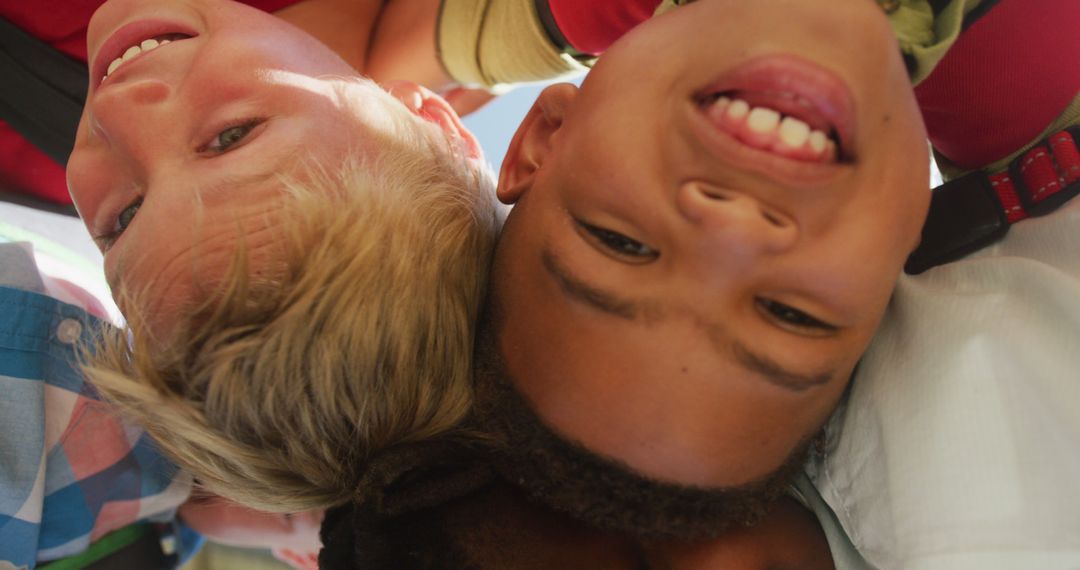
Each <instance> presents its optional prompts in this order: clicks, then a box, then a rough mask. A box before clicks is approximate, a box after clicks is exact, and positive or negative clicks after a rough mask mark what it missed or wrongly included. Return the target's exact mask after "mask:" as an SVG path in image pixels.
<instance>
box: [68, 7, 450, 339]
mask: <svg viewBox="0 0 1080 570" xmlns="http://www.w3.org/2000/svg"><path fill="white" fill-rule="evenodd" d="M145 40H150V41H149V43H143V42H144V41H145ZM165 40H168V41H165ZM88 44H89V46H88V47H89V62H90V89H89V94H88V98H87V105H86V108H85V109H84V112H83V117H82V121H81V123H80V125H79V132H78V137H77V141H76V145H75V149H74V151H73V153H72V155H71V158H70V160H69V163H68V184H69V188H70V190H71V194H72V197H73V198H74V200H75V203H76V206H77V207H78V209H79V213H80V215H81V216H82V217H83V219H84V221H85V223H86V226H87V229H89V231H90V232H91V234H92V235H93V236H94V237H95V240H96V241H97V242H98V245H99V247H101V248H102V250H103V251H104V252H105V262H106V276H107V278H108V279H109V282H110V284H111V285H112V287H113V290H114V296H117V297H120V296H121V295H122V294H123V293H124V292H130V293H135V294H147V297H148V298H149V299H150V300H151V306H149V307H146V308H145V309H144V310H145V311H146V312H145V315H144V316H145V317H146V318H147V319H148V324H150V325H151V328H158V329H161V328H167V326H168V324H169V322H171V321H172V320H173V319H174V318H175V317H176V313H177V312H178V311H181V310H183V308H184V307H186V306H189V305H190V304H191V302H192V301H196V302H197V301H198V298H199V297H200V296H202V295H204V294H205V292H206V291H208V290H211V289H212V288H213V286H214V285H215V282H216V281H217V280H218V279H219V278H220V277H221V276H222V274H223V272H224V270H225V268H226V267H227V265H228V263H229V262H230V261H231V260H232V259H233V256H234V254H235V251H236V246H237V244H238V243H239V240H240V239H241V238H242V240H243V244H244V247H245V248H246V250H247V251H248V252H249V254H250V255H251V256H252V258H253V259H254V260H256V261H258V260H259V259H260V256H270V255H272V252H273V251H274V250H275V248H274V246H273V244H274V243H276V242H277V240H279V239H280V237H281V236H280V235H279V234H278V233H277V232H275V226H276V223H275V221H274V220H275V216H276V215H277V214H278V213H280V212H276V209H277V207H276V206H277V205H278V204H279V203H280V198H281V196H282V184H281V181H280V176H281V175H288V174H291V173H297V172H299V170H300V169H301V168H303V167H305V166H312V165H322V166H324V167H326V168H327V169H328V170H330V171H332V170H333V169H334V168H335V166H336V165H339V164H340V163H341V162H342V160H343V159H344V158H345V157H346V156H347V155H350V154H352V155H359V156H368V157H370V156H373V155H375V154H376V153H378V152H379V148H377V145H376V144H375V143H374V142H372V140H370V139H373V138H375V137H374V136H373V135H376V134H380V133H381V132H392V130H393V129H394V128H436V127H433V126H430V125H429V124H428V123H431V124H435V125H438V126H441V127H443V128H444V130H446V131H447V132H448V133H450V134H451V135H452V136H459V137H467V136H468V134H467V133H466V132H464V130H463V129H462V130H458V127H459V126H460V123H459V122H457V120H456V119H457V118H456V115H452V111H449V108H448V107H445V108H444V106H443V105H442V104H441V100H439V101H436V98H433V97H432V98H428V97H427V96H426V95H428V94H425V96H424V97H423V98H420V99H418V98H415V97H413V96H412V95H413V93H414V92H416V90H415V89H413V88H412V87H403V88H400V89H399V90H398V91H399V93H398V95H399V97H404V98H405V100H406V101H407V104H406V106H407V107H409V108H410V110H412V111H414V112H415V113H416V114H417V115H419V116H422V117H424V118H425V119H428V121H427V122H422V121H413V122H414V123H416V125H417V126H411V125H409V126H405V127H402V125H400V124H396V125H395V124H393V123H392V122H391V119H390V118H389V116H388V115H389V113H388V112H387V110H388V107H389V106H392V105H398V104H399V103H398V102H397V101H395V100H394V98H393V97H391V96H388V95H387V93H386V92H384V91H383V90H382V89H380V88H379V87H377V86H375V85H374V84H372V83H370V82H362V81H357V78H358V74H357V73H356V72H355V71H354V70H353V69H352V68H351V67H349V66H348V65H347V64H346V63H345V62H344V61H343V60H342V59H340V58H339V57H338V56H337V55H335V54H334V53H333V52H332V51H330V50H329V49H328V48H326V47H325V46H323V45H322V44H320V43H319V42H318V41H316V40H315V39H313V38H312V37H310V36H308V35H307V34H305V33H303V32H301V31H299V30H298V29H296V28H293V27H292V26H290V25H288V24H286V23H284V22H282V21H280V20H278V19H276V18H274V17H272V16H270V15H269V14H266V13H264V12H261V11H258V10H255V9H252V8H250V7H247V6H244V5H241V4H236V3H233V2H227V1H223V0H189V1H179V0H169V1H161V0H157V1H149V0H112V1H110V2H108V3H106V4H105V5H104V6H103V7H102V8H101V9H99V10H98V12H96V13H95V15H94V18H93V19H92V20H91V23H90V27H89V32H88ZM140 44H142V48H143V51H142V52H141V53H138V52H137V50H136V51H135V52H132V53H129V54H128V55H129V57H130V56H132V55H134V56H135V57H133V58H131V59H130V60H124V61H123V63H122V64H120V65H119V67H116V65H115V64H113V61H114V60H116V59H117V58H120V57H122V56H124V53H125V51H128V50H129V48H130V47H131V46H134V45H140ZM155 44H156V45H155ZM146 48H150V49H146ZM111 64H113V65H112V67H114V68H115V69H112V71H111V72H110V65H111ZM106 74H107V77H106ZM103 78H104V80H103ZM414 103H415V104H414ZM448 113H449V114H448ZM399 117H400V114H399ZM399 120H400V118H399ZM256 270H257V269H256ZM118 300H121V299H119V298H118ZM122 308H124V307H123V306H122Z"/></svg>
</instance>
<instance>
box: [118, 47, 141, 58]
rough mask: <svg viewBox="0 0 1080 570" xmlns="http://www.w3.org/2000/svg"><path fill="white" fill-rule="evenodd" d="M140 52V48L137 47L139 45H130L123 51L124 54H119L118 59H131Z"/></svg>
mask: <svg viewBox="0 0 1080 570" xmlns="http://www.w3.org/2000/svg"><path fill="white" fill-rule="evenodd" d="M140 53H142V48H141V47H139V46H131V47H129V48H127V51H125V52H124V55H122V56H120V59H122V60H124V61H131V60H133V59H135V56H137V55H139V54H140Z"/></svg>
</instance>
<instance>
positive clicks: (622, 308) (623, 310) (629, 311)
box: [540, 248, 837, 392]
mask: <svg viewBox="0 0 1080 570" xmlns="http://www.w3.org/2000/svg"><path fill="white" fill-rule="evenodd" d="M540 258H541V261H542V262H543V265H544V268H545V269H546V270H547V272H548V273H549V274H550V275H551V276H552V277H553V278H554V279H555V281H556V282H558V283H559V286H560V287H561V288H562V290H563V292H564V293H566V295H567V296H569V297H571V298H572V299H574V300H577V301H579V302H582V303H584V304H586V305H588V306H590V307H593V308H595V309H597V310H599V311H601V312H604V313H607V314H610V315H613V316H616V317H619V318H622V319H625V320H628V321H635V320H638V319H637V317H638V315H639V314H641V312H642V310H643V303H641V302H639V301H634V300H631V299H626V298H623V297H620V296H619V295H616V294H615V293H612V292H610V291H606V290H604V289H600V288H597V287H595V286H593V285H591V284H589V283H586V282H585V281H583V280H582V279H580V278H578V277H576V276H574V274H573V273H572V272H571V271H570V270H568V269H567V268H566V266H565V265H563V264H562V263H561V262H560V261H559V258H558V256H557V255H555V252H553V251H551V250H550V249H548V248H544V249H543V251H542V252H541V254H540ZM694 320H695V321H696V322H697V323H698V325H699V326H700V327H701V328H702V329H704V331H705V333H706V335H707V336H708V338H709V339H710V341H711V344H712V346H713V348H714V350H716V351H717V352H718V353H720V354H722V355H725V356H731V355H734V357H735V360H736V362H738V363H739V365H740V366H742V367H743V368H745V369H746V370H747V371H749V372H751V373H753V374H754V375H756V376H759V377H761V378H763V379H765V381H767V382H769V383H770V384H773V385H775V386H778V387H780V388H784V389H786V390H790V391H793V392H803V391H806V390H808V389H810V388H813V387H815V386H821V385H823V384H827V383H829V381H831V380H832V379H833V378H835V377H836V374H837V372H836V370H832V369H827V370H822V371H817V372H810V373H804V372H796V371H794V370H790V369H788V368H784V367H783V366H781V365H780V364H779V363H778V362H776V361H775V360H773V359H772V358H769V357H768V356H766V355H764V354H761V353H758V352H755V351H753V350H751V349H750V348H749V347H747V346H746V345H745V344H743V343H742V342H740V341H739V340H738V339H728V338H727V335H721V334H719V333H720V332H721V331H722V330H723V329H722V327H720V326H719V325H717V324H711V323H707V322H705V321H703V320H701V319H700V318H697V317H696V316H695V318H694ZM639 322H640V321H639ZM721 339H724V340H721Z"/></svg>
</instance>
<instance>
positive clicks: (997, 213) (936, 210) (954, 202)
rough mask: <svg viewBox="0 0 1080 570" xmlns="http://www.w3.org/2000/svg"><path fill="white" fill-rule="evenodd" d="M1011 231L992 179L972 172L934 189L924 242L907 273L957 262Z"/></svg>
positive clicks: (912, 273)
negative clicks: (991, 181) (991, 184)
mask: <svg viewBox="0 0 1080 570" xmlns="http://www.w3.org/2000/svg"><path fill="white" fill-rule="evenodd" d="M1008 231H1009V221H1008V219H1007V218H1006V217H1005V209H1004V207H1003V206H1002V205H1001V200H1000V199H998V196H997V192H995V191H994V189H993V187H992V186H990V181H989V178H988V177H987V176H986V174H983V173H982V172H972V173H970V174H968V175H966V176H962V177H960V178H957V179H956V180H952V181H950V182H947V183H945V184H942V185H941V186H938V187H937V188H936V189H934V190H933V192H932V194H931V197H930V212H929V213H928V214H927V217H926V223H925V224H924V225H923V231H922V240H921V241H920V242H919V247H917V248H915V251H914V252H912V253H911V256H910V257H908V260H907V263H906V264H904V272H905V273H908V274H911V275H917V274H919V273H922V272H924V271H926V270H927V269H930V268H931V267H934V266H937V265H941V264H943V263H948V262H950V261H956V260H957V259H960V258H961V257H964V256H965V255H967V254H969V253H972V252H974V251H977V250H979V249H981V248H983V247H986V246H987V245H990V244H992V243H994V242H996V241H998V240H999V239H1001V238H1002V237H1004V236H1005V233H1006V232H1008Z"/></svg>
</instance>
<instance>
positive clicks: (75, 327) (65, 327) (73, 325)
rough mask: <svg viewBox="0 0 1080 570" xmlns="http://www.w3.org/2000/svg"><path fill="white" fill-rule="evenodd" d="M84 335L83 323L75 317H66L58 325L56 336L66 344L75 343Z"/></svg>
mask: <svg viewBox="0 0 1080 570" xmlns="http://www.w3.org/2000/svg"><path fill="white" fill-rule="evenodd" d="M81 336H82V323H80V322H79V321H77V320H75V319H64V320H62V321H60V324H59V325H58V326H57V327H56V338H57V340H59V341H60V342H62V343H64V344H75V343H77V342H79V337H81Z"/></svg>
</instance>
